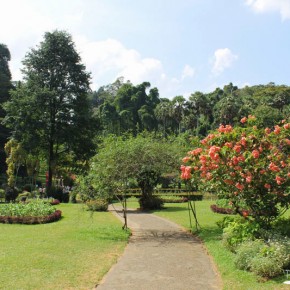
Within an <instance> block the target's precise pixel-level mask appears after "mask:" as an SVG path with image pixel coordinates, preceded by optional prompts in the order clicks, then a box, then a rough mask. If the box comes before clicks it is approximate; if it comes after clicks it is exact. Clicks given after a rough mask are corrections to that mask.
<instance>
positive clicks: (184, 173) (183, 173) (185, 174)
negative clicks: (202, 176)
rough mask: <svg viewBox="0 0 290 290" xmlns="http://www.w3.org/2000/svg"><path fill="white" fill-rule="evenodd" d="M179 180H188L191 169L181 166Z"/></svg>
mask: <svg viewBox="0 0 290 290" xmlns="http://www.w3.org/2000/svg"><path fill="white" fill-rule="evenodd" d="M180 169H181V179H185V180H187V179H190V178H191V167H190V166H184V165H181V167H180Z"/></svg>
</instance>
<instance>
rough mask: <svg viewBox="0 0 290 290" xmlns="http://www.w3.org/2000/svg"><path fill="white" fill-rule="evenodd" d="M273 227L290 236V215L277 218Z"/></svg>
mask: <svg viewBox="0 0 290 290" xmlns="http://www.w3.org/2000/svg"><path fill="white" fill-rule="evenodd" d="M272 228H273V230H275V231H276V232H278V233H279V234H281V235H283V236H287V237H288V238H290V217H288V218H280V219H277V220H276V221H275V222H274V223H273V225H272Z"/></svg>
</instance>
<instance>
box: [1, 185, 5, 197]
mask: <svg viewBox="0 0 290 290" xmlns="http://www.w3.org/2000/svg"><path fill="white" fill-rule="evenodd" d="M4 198H5V190H4V189H2V188H0V199H4Z"/></svg>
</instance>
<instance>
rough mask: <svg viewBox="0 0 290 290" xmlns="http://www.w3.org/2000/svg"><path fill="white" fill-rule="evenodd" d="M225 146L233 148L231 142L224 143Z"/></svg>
mask: <svg viewBox="0 0 290 290" xmlns="http://www.w3.org/2000/svg"><path fill="white" fill-rule="evenodd" d="M225 146H226V147H228V148H233V143H232V142H226V143H225Z"/></svg>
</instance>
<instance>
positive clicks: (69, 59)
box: [4, 31, 94, 189]
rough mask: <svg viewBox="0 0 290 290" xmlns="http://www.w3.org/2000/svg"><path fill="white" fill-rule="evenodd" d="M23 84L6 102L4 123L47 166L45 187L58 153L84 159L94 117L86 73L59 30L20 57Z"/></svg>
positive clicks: (89, 148) (67, 36) (49, 186)
mask: <svg viewBox="0 0 290 290" xmlns="http://www.w3.org/2000/svg"><path fill="white" fill-rule="evenodd" d="M23 65H24V69H23V74H24V80H25V81H24V82H23V83H21V84H19V85H18V86H17V88H16V90H15V91H13V93H12V96H11V100H10V101H8V102H7V103H6V104H5V106H4V107H5V110H6V111H7V115H6V117H5V124H6V125H7V126H9V127H10V128H13V137H14V138H15V139H16V140H18V141H19V142H21V143H22V144H23V146H24V147H25V148H26V149H27V150H29V152H33V153H34V155H38V156H39V154H42V156H45V159H46V160H47V164H48V172H49V178H48V188H49V189H50V188H51V185H52V175H53V173H54V169H55V167H56V165H57V162H58V160H59V158H60V156H61V155H62V154H65V153H70V152H73V153H74V156H75V158H77V159H80V158H85V157H87V156H89V155H90V152H91V150H92V149H93V144H92V139H93V136H94V127H93V125H94V120H93V119H92V112H91V108H90V102H89V99H88V93H89V91H90V88H89V82H90V75H89V74H88V73H87V72H86V71H85V66H84V65H83V64H82V63H81V59H80V56H79V55H78V53H77V51H76V49H75V47H74V43H73V41H72V39H71V36H70V35H69V34H68V33H66V32H62V31H54V32H52V33H46V34H45V35H44V41H43V42H41V43H40V45H39V46H38V47H37V49H31V51H30V52H29V53H27V54H26V56H25V59H24V61H23Z"/></svg>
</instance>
